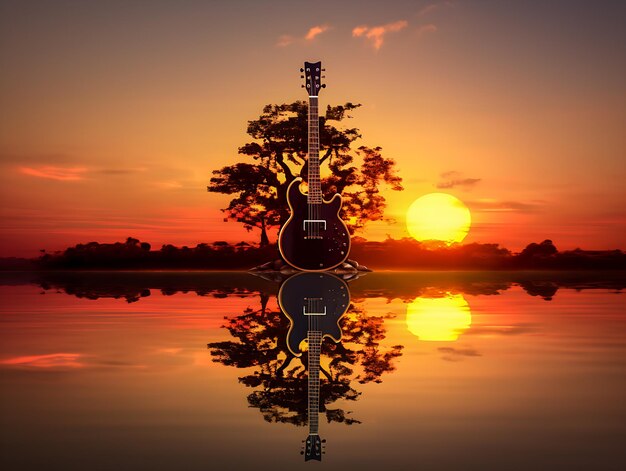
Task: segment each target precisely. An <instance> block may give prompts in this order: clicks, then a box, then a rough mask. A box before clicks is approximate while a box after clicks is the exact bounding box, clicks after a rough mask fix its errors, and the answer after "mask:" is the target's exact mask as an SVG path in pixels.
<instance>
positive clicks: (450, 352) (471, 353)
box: [437, 347, 482, 361]
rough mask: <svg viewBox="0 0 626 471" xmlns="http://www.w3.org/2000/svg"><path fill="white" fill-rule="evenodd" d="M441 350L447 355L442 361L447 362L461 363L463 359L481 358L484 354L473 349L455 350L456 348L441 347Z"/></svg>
mask: <svg viewBox="0 0 626 471" xmlns="http://www.w3.org/2000/svg"><path fill="white" fill-rule="evenodd" d="M437 350H439V351H440V352H441V353H445V354H446V355H445V356H443V357H442V359H444V360H446V361H459V360H461V359H462V358H463V357H480V356H482V354H481V353H480V352H479V351H478V350H475V349H473V348H454V347H440V348H438V349H437Z"/></svg>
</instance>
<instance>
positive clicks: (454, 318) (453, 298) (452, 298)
mask: <svg viewBox="0 0 626 471" xmlns="http://www.w3.org/2000/svg"><path fill="white" fill-rule="evenodd" d="M406 324H407V326H408V328H409V332H411V333H412V334H413V335H415V336H416V337H417V338H419V339H420V340H425V341H439V342H444V341H448V342H450V341H452V342H453V341H455V340H457V339H458V338H459V335H461V334H462V333H463V332H465V331H466V330H467V329H469V327H470V325H472V313H471V312H470V307H469V304H467V301H466V300H465V298H464V297H463V295H461V294H450V293H446V295H445V296H442V297H437V298H416V299H414V300H413V301H411V303H410V304H409V305H408V306H407V310H406Z"/></svg>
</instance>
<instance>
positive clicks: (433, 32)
mask: <svg viewBox="0 0 626 471" xmlns="http://www.w3.org/2000/svg"><path fill="white" fill-rule="evenodd" d="M619 3H620V2H607V3H594V4H592V3H590V2H586V3H583V2H577V1H572V2H550V4H549V5H547V4H540V3H539V2H501V1H485V2H464V1H453V2H447V1H439V2H429V1H425V2H402V1H388V2H341V4H340V5H339V4H337V2H316V8H314V9H311V8H310V4H308V3H297V2H286V1H285V2H244V1H234V2H185V3H184V4H179V3H178V2H159V1H154V2H146V3H139V2H137V3H133V4H131V5H128V4H127V3H126V2H116V1H112V2H102V3H101V4H95V3H91V2H90V3H89V4H81V3H78V4H77V3H73V2H64V1H60V2H54V5H53V4H51V3H49V2H28V3H21V2H20V3H18V2H14V3H13V4H10V5H9V4H6V3H3V4H2V6H0V68H1V69H2V71H3V73H2V75H1V76H0V107H1V109H2V112H1V113H0V157H1V164H0V188H1V189H0V197H1V199H2V207H1V209H0V217H2V221H3V224H2V228H1V229H0V247H1V250H0V255H2V256H8V255H19V256H32V255H36V253H37V251H38V250H39V249H41V248H46V249H48V250H57V249H62V248H64V247H66V246H68V245H73V244H75V243H78V242H88V241H91V240H98V241H100V242H113V241H117V240H124V239H125V238H126V237H128V236H133V237H137V238H139V239H141V240H146V241H148V242H150V243H152V245H153V246H154V247H157V248H158V247H159V246H160V245H161V244H163V243H174V244H177V245H183V244H186V245H195V244H196V243H199V242H213V241H215V240H231V241H239V240H242V239H246V240H253V241H257V240H258V233H257V232H253V233H250V234H249V233H246V232H245V231H244V230H243V229H242V228H241V226H240V225H239V224H237V223H235V222H228V223H224V222H223V220H222V219H223V216H222V214H221V213H220V211H219V209H220V208H222V207H224V206H225V205H226V204H227V201H228V197H226V196H220V195H215V194H209V193H207V192H206V189H205V188H206V184H207V183H208V180H209V178H210V176H211V171H212V170H214V169H217V168H220V167H221V166H224V165H228V164H231V163H234V162H236V161H237V160H238V158H239V156H238V155H237V148H238V147H239V146H240V145H242V144H243V143H245V142H247V136H246V134H245V127H246V124H247V120H250V119H254V118H255V117H257V116H258V115H259V113H260V111H261V109H262V107H263V106H264V105H265V104H268V103H283V102H291V101H294V100H297V99H305V98H306V95H305V94H304V92H302V90H301V89H300V79H299V72H298V69H299V67H300V66H301V63H302V62H303V61H304V60H318V59H321V60H322V61H323V63H324V65H325V67H326V69H327V72H326V75H327V79H326V82H327V84H328V88H327V89H326V90H325V91H324V93H323V94H322V96H321V97H320V102H321V104H322V105H323V106H324V105H326V104H329V103H331V104H339V103H343V102H346V101H352V102H358V103H362V104H363V107H362V108H360V109H359V110H357V111H355V112H354V114H353V115H354V119H353V124H354V125H355V126H357V127H359V128H360V129H361V131H362V133H363V139H362V142H361V143H362V144H364V145H370V146H377V145H379V146H382V148H383V151H384V155H386V156H388V157H393V158H394V159H396V161H397V163H398V168H399V171H400V174H401V175H402V177H403V178H404V186H405V190H404V191H403V192H401V193H395V192H388V202H389V208H388V212H387V215H388V216H391V217H394V218H395V219H396V221H397V222H396V223H395V224H387V223H374V224H371V225H370V226H369V227H368V229H367V230H366V232H365V233H364V234H363V235H365V236H366V237H369V238H372V239H382V238H385V237H386V235H387V234H390V235H391V236H393V237H396V238H397V237H403V236H406V235H407V232H406V229H405V221H404V214H405V212H406V209H407V208H408V206H409V205H410V203H411V202H412V201H414V200H415V199H416V198H418V197H419V196H421V195H423V194H425V193H429V192H433V191H445V192H449V193H451V194H453V195H455V196H457V197H458V198H460V199H461V200H463V201H464V202H465V203H466V204H467V205H468V207H469V208H470V210H471V212H472V217H473V221H474V225H473V227H472V229H471V230H470V233H469V235H468V237H467V239H466V242H497V243H501V244H503V245H504V246H507V247H509V248H511V249H513V250H519V249H521V248H523V247H524V246H525V245H526V244H527V243H529V242H531V241H541V240H543V239H545V238H551V239H553V240H554V242H555V244H556V245H557V247H559V248H561V249H567V248H575V247H577V246H580V247H583V248H626V210H624V207H625V205H624V202H625V201H626V198H625V197H626V189H625V185H624V181H626V164H625V163H624V162H625V151H626V137H625V135H626V134H625V133H624V128H625V127H624V124H626V85H625V84H626V54H624V53H623V52H624V44H625V43H626V33H624V30H623V20H624V17H625V8H624V6H623V5H620V4H619ZM312 10H313V11H312ZM450 182H452V184H448V185H446V183H450ZM438 185H439V186H444V187H445V186H449V187H448V188H437V186H438Z"/></svg>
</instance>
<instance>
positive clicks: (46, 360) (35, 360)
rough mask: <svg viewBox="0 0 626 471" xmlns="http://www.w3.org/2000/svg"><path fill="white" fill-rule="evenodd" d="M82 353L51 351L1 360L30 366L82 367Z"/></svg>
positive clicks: (16, 364) (6, 362)
mask: <svg viewBox="0 0 626 471" xmlns="http://www.w3.org/2000/svg"><path fill="white" fill-rule="evenodd" d="M81 356H82V355H81V354H80V353H50V354H47V355H28V356H21V357H14V358H8V359H6V360H2V361H0V363H1V364H3V365H11V366H29V367H35V368H58V367H65V368H80V367H82V366H84V364H82V363H81V362H80V361H78V360H79V358H80V357H81Z"/></svg>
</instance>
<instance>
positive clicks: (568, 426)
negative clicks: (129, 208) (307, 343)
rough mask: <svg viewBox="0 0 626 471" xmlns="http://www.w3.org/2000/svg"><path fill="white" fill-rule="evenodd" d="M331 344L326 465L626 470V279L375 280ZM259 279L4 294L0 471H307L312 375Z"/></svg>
mask: <svg viewBox="0 0 626 471" xmlns="http://www.w3.org/2000/svg"><path fill="white" fill-rule="evenodd" d="M349 289H350V296H351V306H350V309H349V311H348V314H347V315H346V317H344V319H343V321H342V324H341V326H342V329H343V335H344V337H343V341H342V342H341V343H340V344H338V345H335V344H334V343H333V342H331V341H328V340H325V341H324V343H323V345H322V358H321V367H322V369H323V373H322V374H321V377H322V381H321V404H320V410H321V412H320V420H319V422H320V427H319V428H320V430H319V433H320V435H321V437H322V438H324V439H326V440H327V442H326V454H324V455H323V458H322V462H321V465H320V464H317V466H322V467H324V468H326V469H329V470H339V469H381V468H382V469H394V470H395V469H397V470H404V469H428V470H452V469H465V470H468V469H469V470H474V469H476V470H478V469H481V470H484V469H508V470H511V469H513V470H516V469H520V470H522V469H533V470H537V469H539V470H544V469H545V470H554V469H585V470H588V469H593V470H622V469H624V464H623V463H624V462H625V459H626V452H625V447H624V443H626V404H625V401H624V397H625V393H626V309H625V307H626V303H625V296H624V293H623V289H624V279H623V277H621V276H620V275H616V274H613V275H606V274H596V275H589V274H586V275H583V274H567V275H565V276H564V275H558V276H557V275H555V274H546V273H542V274H537V273H534V274H533V273H521V274H520V273H517V274H512V273H508V274H507V273H500V274H494V273H441V272H440V273H375V274H371V275H368V276H366V277H364V278H361V279H359V280H356V281H353V282H350V283H349ZM277 293H278V284H277V283H273V282H271V281H267V280H263V279H260V278H258V277H253V276H252V275H247V274H232V273H231V274H216V273H146V274H133V273H118V274H111V273H100V274H98V273H95V274H76V273H65V274H53V275H45V276H43V275H38V274H20V275H5V276H4V277H3V278H2V280H0V303H1V306H2V307H1V308H0V309H1V311H0V320H1V322H2V331H1V337H2V338H1V340H2V342H1V344H0V375H1V376H0V381H1V383H0V388H1V396H0V399H1V408H2V414H1V419H0V420H1V443H2V444H1V446H2V450H1V453H0V464H1V465H2V468H3V469H10V470H42V469H65V470H74V469H76V470H78V469H81V470H82V469H91V470H112V469H115V470H139V469H150V470H183V469H184V470H206V469H252V468H254V469H259V468H260V469H303V468H306V467H309V468H310V467H312V466H316V464H314V463H311V462H309V463H305V462H304V458H303V456H301V455H300V453H299V452H300V447H301V440H304V439H305V438H306V436H307V433H308V428H307V423H308V417H307V396H306V395H307V378H308V376H307V371H306V362H305V361H302V360H300V359H299V358H295V357H293V355H291V354H290V352H289V351H288V349H287V348H286V346H285V336H286V333H287V330H288V327H289V321H288V319H287V318H286V317H285V316H284V314H282V313H281V312H280V309H279V307H278V303H277V298H276V296H277Z"/></svg>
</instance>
